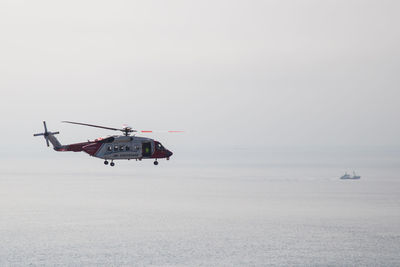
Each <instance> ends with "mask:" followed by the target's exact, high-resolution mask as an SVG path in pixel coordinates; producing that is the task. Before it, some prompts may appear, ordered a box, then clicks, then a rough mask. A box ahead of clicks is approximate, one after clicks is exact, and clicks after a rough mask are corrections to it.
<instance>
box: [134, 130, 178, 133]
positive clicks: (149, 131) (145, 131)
mask: <svg viewBox="0 0 400 267" xmlns="http://www.w3.org/2000/svg"><path fill="white" fill-rule="evenodd" d="M139 132H141V133H184V132H185V131H158V130H156V131H152V130H142V131H139Z"/></svg>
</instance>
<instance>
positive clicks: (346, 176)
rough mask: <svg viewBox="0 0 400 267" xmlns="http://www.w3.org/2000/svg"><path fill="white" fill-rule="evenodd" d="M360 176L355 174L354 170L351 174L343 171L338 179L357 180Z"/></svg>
mask: <svg viewBox="0 0 400 267" xmlns="http://www.w3.org/2000/svg"><path fill="white" fill-rule="evenodd" d="M360 178H361V176H360V175H357V174H356V173H355V172H354V171H353V176H351V175H350V174H348V173H347V172H345V173H344V175H343V176H342V177H340V179H342V180H358V179H360Z"/></svg>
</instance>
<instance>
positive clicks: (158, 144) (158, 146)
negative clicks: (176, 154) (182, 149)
mask: <svg viewBox="0 0 400 267" xmlns="http://www.w3.org/2000/svg"><path fill="white" fill-rule="evenodd" d="M156 148H157V150H165V148H164V147H163V146H162V145H161V144H160V143H157V145H156Z"/></svg>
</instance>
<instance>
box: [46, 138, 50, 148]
mask: <svg viewBox="0 0 400 267" xmlns="http://www.w3.org/2000/svg"><path fill="white" fill-rule="evenodd" d="M45 138H46V143H47V146H48V147H49V146H50V144H49V138H48V137H47V136H46V137H45Z"/></svg>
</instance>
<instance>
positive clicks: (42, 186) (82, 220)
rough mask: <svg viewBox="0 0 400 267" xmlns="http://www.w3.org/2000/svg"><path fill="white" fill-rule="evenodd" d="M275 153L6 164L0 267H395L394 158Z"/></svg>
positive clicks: (398, 236) (367, 152)
mask: <svg viewBox="0 0 400 267" xmlns="http://www.w3.org/2000/svg"><path fill="white" fill-rule="evenodd" d="M274 149H275V150H274ZM274 149H272V151H271V153H270V154H268V155H266V156H265V155H263V154H262V153H259V152H258V153H252V152H251V151H246V150H245V149H244V150H243V149H238V150H237V151H228V152H226V151H225V152H224V153H226V154H227V155H225V156H226V157H225V156H223V155H222V154H218V153H216V154H214V155H213V156H210V157H206V156H204V155H201V156H199V155H197V156H196V155H192V157H191V158H190V159H187V158H185V155H181V156H176V155H174V156H175V157H174V156H173V157H172V158H171V160H170V161H166V160H160V161H159V162H160V164H159V165H158V166H154V165H153V163H152V161H145V160H143V161H118V162H116V166H114V167H110V166H105V165H104V164H103V162H102V161H101V160H99V159H94V158H90V157H88V156H87V155H84V154H79V153H76V154H68V155H67V154H62V153H55V152H54V154H51V155H52V156H51V157H35V158H32V159H30V158H23V159H21V158H4V159H3V160H2V165H1V167H0V266H400V253H399V252H400V157H399V156H400V153H399V151H400V150H378V151H376V150H374V149H359V150H357V151H355V152H354V151H353V152H348V151H347V152H348V153H341V152H340V151H334V152H332V151H331V152H324V151H322V150H298V151H296V152H293V153H292V152H291V150H290V149H278V148H274ZM228 154H229V155H228ZM238 155H240V156H238ZM353 170H354V171H356V172H357V174H359V175H361V179H360V180H340V179H339V177H340V176H342V175H343V174H344V172H345V171H347V172H350V173H351V172H352V171H353Z"/></svg>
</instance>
